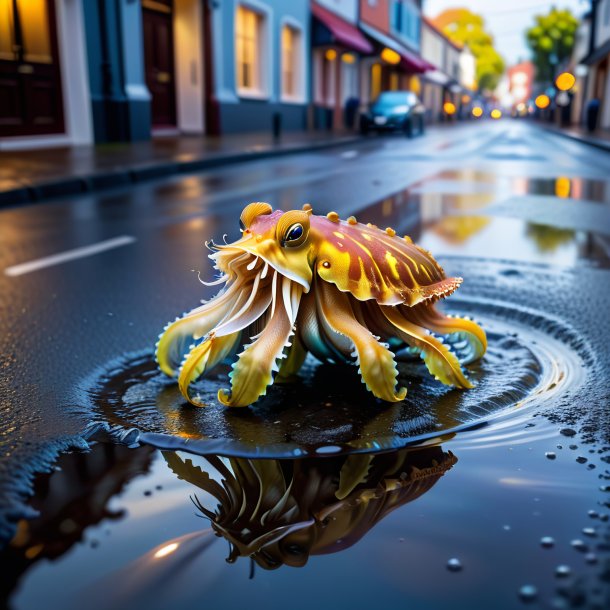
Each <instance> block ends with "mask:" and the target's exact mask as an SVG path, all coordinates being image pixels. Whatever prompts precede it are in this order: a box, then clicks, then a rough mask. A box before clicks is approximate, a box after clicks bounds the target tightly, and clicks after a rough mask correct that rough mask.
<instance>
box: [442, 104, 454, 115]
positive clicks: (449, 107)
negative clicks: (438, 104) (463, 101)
mask: <svg viewBox="0 0 610 610" xmlns="http://www.w3.org/2000/svg"><path fill="white" fill-rule="evenodd" d="M443 110H444V111H445V114H448V115H449V116H451V115H452V114H455V104H453V103H452V102H445V103H444V104H443Z"/></svg>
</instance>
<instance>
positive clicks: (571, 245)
mask: <svg viewBox="0 0 610 610" xmlns="http://www.w3.org/2000/svg"><path fill="white" fill-rule="evenodd" d="M609 169H610V155H608V154H606V153H604V152H601V151H599V150H597V149H595V148H590V147H586V146H583V145H581V144H578V143H575V142H573V141H570V140H567V139H563V138H561V137H560V136H556V135H551V134H549V133H547V132H544V131H543V130H541V129H539V128H537V127H535V126H532V125H529V124H527V123H522V122H516V121H510V120H501V121H497V122H486V123H469V124H463V125H457V126H451V127H448V128H444V129H435V130H431V131H430V132H429V133H428V134H426V135H425V137H423V138H419V139H414V140H406V139H404V138H403V137H401V136H388V137H383V138H370V139H368V140H366V141H363V142H362V143H361V144H359V145H357V146H350V147H345V148H338V149H332V150H327V151H324V152H317V153H315V154H302V155H296V156H287V157H283V158H278V159H273V160H264V161H260V162H253V163H248V164H243V165H239V166H232V167H228V168H226V169H218V170H214V171H212V172H207V173H203V174H197V175H192V176H184V177H173V178H168V179H163V180H159V181H158V182H152V183H147V184H143V185H142V186H137V187H130V188H120V189H117V190H116V191H111V192H104V193H103V194H100V195H95V196H83V197H74V198H70V199H66V200H61V201H52V202H47V203H43V204H35V205H31V206H24V207H21V208H15V209H7V210H3V211H1V212H0V270H1V273H0V310H1V311H2V312H3V313H2V317H1V319H0V358H1V361H0V370H2V376H1V378H0V417H1V419H0V421H1V424H0V426H1V429H0V433H2V436H3V439H4V440H3V451H4V456H5V458H6V459H3V460H2V463H1V466H0V468H1V469H2V470H1V471H0V484H2V485H3V488H4V489H6V487H5V486H6V485H8V486H9V487H12V486H13V483H14V482H15V481H19V475H20V474H25V473H27V472H28V471H31V470H32V469H36V468H39V467H40V466H42V465H45V464H46V463H48V461H49V460H51V459H52V453H48V454H45V453H44V452H42V453H41V451H40V450H39V449H40V447H41V446H50V445H45V443H46V441H52V440H56V439H66V438H67V437H69V436H70V435H78V433H80V432H81V431H82V430H83V426H84V425H85V424H86V421H87V413H82V412H81V405H82V402H83V401H82V394H81V392H82V390H81V388H82V387H83V380H85V379H86V378H87V377H88V376H89V377H90V376H94V375H95V374H96V370H99V367H103V366H105V365H107V363H108V362H110V361H112V359H114V358H116V357H117V356H120V355H122V354H124V353H126V352H131V351H137V350H142V349H146V348H150V347H152V346H153V345H154V343H155V341H156V338H157V335H158V334H159V332H160V331H161V329H162V327H163V326H164V325H165V323H166V322H167V321H168V320H170V319H173V318H174V317H175V316H176V315H177V314H179V313H181V312H183V311H186V310H188V309H190V308H192V307H193V306H194V305H195V304H196V303H197V302H198V301H199V299H201V298H209V297H210V296H211V295H212V294H213V293H214V289H210V288H205V287H204V286H202V285H201V284H199V282H198V281H197V277H196V275H195V274H194V273H193V271H199V270H200V271H201V273H202V276H203V277H204V278H206V279H210V277H211V268H210V266H209V264H208V261H207V258H206V254H207V251H206V249H205V248H204V241H205V240H207V239H210V238H211V237H215V238H216V239H217V240H219V239H220V238H221V237H222V235H223V234H225V233H226V234H228V238H229V239H233V238H235V237H236V235H237V232H238V218H239V213H240V211H241V209H242V207H243V206H244V205H245V204H247V203H248V202H250V201H268V202H269V203H271V205H273V206H274V207H281V208H284V209H290V208H292V207H300V206H301V205H302V204H303V203H305V202H309V203H311V204H312V205H313V208H314V211H315V212H316V213H321V214H322V213H326V212H328V211H330V210H336V211H337V212H339V214H340V215H341V216H342V217H346V216H347V215H349V214H353V213H356V214H358V213H359V212H361V214H360V215H359V219H361V220H364V221H367V220H369V217H367V208H369V209H371V208H370V207H369V206H371V204H373V203H374V202H383V201H392V200H391V199H386V198H388V197H390V196H392V195H394V194H396V193H401V192H402V191H404V189H407V188H410V187H413V188H412V189H411V192H410V193H411V194H410V195H409V196H416V197H425V196H427V198H428V199H427V203H426V206H425V209H424V208H422V210H423V211H422V212H421V214H420V216H421V217H420V218H418V219H417V225H418V227H419V228H417V227H415V228H414V227H413V225H412V223H411V224H410V221H408V219H403V218H395V219H393V217H392V213H391V206H392V204H391V203H389V204H387V205H389V209H388V214H387V216H388V219H389V220H391V221H392V222H394V221H396V222H397V223H398V226H396V227H395V228H396V229H397V230H399V231H405V230H406V231H409V232H412V233H413V234H414V237H416V238H417V239H420V238H422V239H424V242H423V243H424V245H425V246H426V247H429V248H430V249H432V251H433V252H434V254H435V255H437V256H440V257H442V255H443V254H451V253H455V252H458V253H465V254H467V255H478V256H491V257H492V258H493V257H496V258H502V259H506V258H508V259H511V258H515V259H521V260H523V259H525V260H530V261H534V262H546V263H551V264H555V263H557V264H561V265H568V266H570V265H578V264H582V262H583V260H584V261H585V263H586V264H592V265H594V266H600V265H601V266H607V261H608V258H609V255H608V234H609V233H610V231H609V230H608V208H607V203H608V201H610V194H609V193H610V190H609V189H610V186H609V185H608V184H607V182H606V181H607V180H608V177H609V175H610V172H609ZM559 177H561V179H563V180H565V179H566V178H567V179H568V180H570V179H573V180H572V189H574V188H580V189H581V190H580V192H579V193H576V194H574V193H568V195H569V197H572V196H577V197H579V198H581V199H585V200H587V201H588V200H589V199H591V203H590V205H589V206H588V207H587V208H586V209H585V212H586V213H584V214H583V213H582V212H579V213H578V214H576V215H572V216H570V211H569V210H566V213H565V214H561V215H560V216H558V215H556V214H555V213H554V209H555V208H554V207H553V206H555V205H557V206H559V205H566V201H567V202H568V205H569V201H570V199H569V198H568V199H567V200H565V201H559V198H558V197H557V195H560V196H561V197H564V196H565V194H566V193H562V192H561V189H562V186H561V185H562V183H561V182H559V183H558V181H557V179H558V178H559ZM528 179H531V182H529V181H528ZM579 181H580V182H579ZM579 184H580V185H581V186H580V187H578V185H579ZM414 185H415V186H414ZM532 185H534V186H533V187H532ZM507 201H508V202H509V203H508V204H506V202H507ZM464 202H465V203H464ZM604 203H605V204H606V205H604ZM600 204H601V205H600ZM380 205H381V208H380V209H381V210H382V211H383V210H385V208H383V205H384V204H383V203H382V204H380ZM447 206H448V207H447ZM481 206H482V207H485V209H486V210H487V211H486V214H487V213H490V214H491V215H492V216H493V215H494V214H495V215H496V216H499V217H502V218H505V219H506V220H505V221H504V222H501V223H499V224H496V225H493V223H492V227H491V229H489V230H488V232H487V237H486V238H484V239H479V238H478V237H476V236H475V237H474V238H473V239H461V238H459V235H460V230H461V229H463V228H464V227H463V226H462V227H461V229H460V228H458V229H457V230H456V229H455V228H453V229H452V228H451V226H449V227H447V226H446V225H444V224H443V219H444V218H445V217H447V210H448V209H451V210H453V211H452V212H451V213H452V214H454V213H456V212H455V210H458V213H466V214H467V215H470V216H472V214H474V212H473V209H474V210H478V209H479V208H480V207H481ZM494 210H495V212H494ZM371 213H372V212H371ZM477 213H478V212H477ZM383 215H386V214H385V212H383ZM472 217H473V218H478V216H472ZM524 219H526V220H529V221H532V222H533V223H542V224H543V225H548V224H549V223H550V225H553V224H557V227H556V228H557V229H558V230H560V231H561V230H564V231H568V232H569V231H570V230H571V228H577V229H579V230H580V232H581V233H583V234H584V235H585V238H583V239H581V238H580V237H579V236H577V237H578V239H572V240H570V239H567V240H565V243H560V247H559V248H551V249H548V248H547V249H545V248H544V246H543V245H541V244H544V239H545V238H546V236H545V235H542V237H540V240H542V241H540V240H538V242H536V243H537V244H538V247H537V248H533V247H532V245H531V243H530V242H528V240H527V239H524V238H523V231H522V227H523V222H524ZM430 222H433V223H434V224H435V226H436V227H437V229H438V230H436V231H430V232H428V233H427V234H425V235H423V237H422V235H421V232H422V231H421V227H422V226H425V225H426V223H430ZM475 224H476V221H475ZM400 225H402V226H400ZM570 225H573V227H571V226H570ZM534 226H539V225H536V224H534ZM494 227H495V228H494ZM592 229H595V230H596V231H597V232H598V233H596V236H595V237H594V238H591V237H590V235H588V234H587V231H588V230H589V231H590V230H592ZM447 230H449V232H450V233H451V231H452V230H453V233H451V234H450V235H449V237H447ZM466 230H467V231H468V230H470V231H471V232H473V231H472V229H468V228H466ZM513 233H514V236H515V239H514V240H513V239H512V237H511V236H512V234H513ZM579 235H580V234H579ZM456 236H458V238H456ZM600 236H601V237H600ZM443 237H445V238H444V239H443ZM581 237H582V236H581ZM554 239H558V237H557V235H555V237H554ZM530 241H531V240H530ZM78 248H84V250H77V251H76V252H72V251H73V250H74V249H78ZM65 253H72V254H71V255H70V256H72V258H73V260H62V255H63V254H65ZM57 255H59V258H54V257H56V256H57ZM29 263H32V265H28V264H29ZM41 443H42V445H41ZM61 446H62V445H61V444H59V445H56V446H55V449H59V448H61ZM26 478H27V475H26ZM19 485H21V484H19ZM19 485H17V486H15V487H14V489H13V491H15V489H17V488H18V487H19ZM6 497H8V496H6Z"/></svg>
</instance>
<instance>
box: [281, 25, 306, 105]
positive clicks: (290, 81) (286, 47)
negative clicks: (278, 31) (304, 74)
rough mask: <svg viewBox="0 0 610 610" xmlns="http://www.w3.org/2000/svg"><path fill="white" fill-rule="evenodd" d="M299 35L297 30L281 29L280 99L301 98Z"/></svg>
mask: <svg viewBox="0 0 610 610" xmlns="http://www.w3.org/2000/svg"><path fill="white" fill-rule="evenodd" d="M300 77H301V33H300V32H299V30H297V28H294V27H291V26H289V25H285V26H284V27H283V28H282V97H284V98H287V99H296V98H299V97H300V96H301V82H300Z"/></svg>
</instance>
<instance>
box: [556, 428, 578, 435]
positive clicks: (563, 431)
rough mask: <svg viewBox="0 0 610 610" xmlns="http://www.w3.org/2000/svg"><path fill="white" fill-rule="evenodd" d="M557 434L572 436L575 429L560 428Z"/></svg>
mask: <svg viewBox="0 0 610 610" xmlns="http://www.w3.org/2000/svg"><path fill="white" fill-rule="evenodd" d="M559 434H563V436H574V435H575V434H576V430H572V428H562V429H561V430H560V431H559Z"/></svg>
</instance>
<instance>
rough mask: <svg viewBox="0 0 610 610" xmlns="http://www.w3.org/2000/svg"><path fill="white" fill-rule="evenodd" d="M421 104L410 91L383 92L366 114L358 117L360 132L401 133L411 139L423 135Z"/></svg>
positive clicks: (422, 107)
mask: <svg viewBox="0 0 610 610" xmlns="http://www.w3.org/2000/svg"><path fill="white" fill-rule="evenodd" d="M424 112H425V108H424V106H423V104H422V103H421V102H420V101H419V99H418V98H417V95H415V93H413V92H412V91H383V92H382V93H380V94H379V97H378V98H377V99H376V100H375V101H374V102H373V103H372V104H371V105H370V107H369V110H368V112H366V113H364V114H362V115H360V132H361V133H363V134H367V133H368V132H369V131H371V130H373V129H376V130H377V131H398V130H401V131H403V132H404V133H405V134H406V135H407V137H409V138H411V137H413V135H414V134H415V133H418V134H420V135H421V134H423V133H424Z"/></svg>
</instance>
